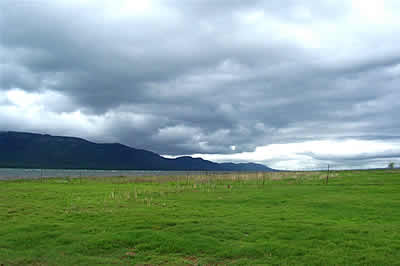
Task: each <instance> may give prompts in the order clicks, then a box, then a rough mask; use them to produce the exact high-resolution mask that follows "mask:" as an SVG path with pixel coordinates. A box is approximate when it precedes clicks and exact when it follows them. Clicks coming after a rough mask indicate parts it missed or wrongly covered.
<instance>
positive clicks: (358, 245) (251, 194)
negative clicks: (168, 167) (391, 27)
mask: <svg viewBox="0 0 400 266" xmlns="http://www.w3.org/2000/svg"><path fill="white" fill-rule="evenodd" d="M325 176H326V173H317V172H309V173H301V172H298V173H271V174H231V175H204V176H193V177H186V176H183V177H180V178H176V177H154V178H137V177H136V178H125V177H121V178H96V179H94V178H82V179H68V178H65V179H42V180H23V181H22V180H19V181H2V182H0V265H1V264H4V265H98V264H104V265H109V264H110V265H111V264H122V265H126V264H142V265H144V264H146V265H149V264H156V265H157V264H166V265H182V264H187V265H195V264H198V265H205V264H209V265H217V264H219V265H223V264H225V265H232V264H237V265H254V264H272V265H400V171H343V172H335V173H333V174H332V175H331V178H330V179H329V184H328V185H326V184H324V178H325ZM228 185H229V186H230V188H229V186H228Z"/></svg>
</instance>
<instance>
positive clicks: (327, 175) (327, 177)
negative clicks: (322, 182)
mask: <svg viewBox="0 0 400 266" xmlns="http://www.w3.org/2000/svg"><path fill="white" fill-rule="evenodd" d="M328 179H329V164H328V173H327V174H326V184H328Z"/></svg>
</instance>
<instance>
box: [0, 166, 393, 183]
mask: <svg viewBox="0 0 400 266" xmlns="http://www.w3.org/2000/svg"><path fill="white" fill-rule="evenodd" d="M381 169H383V168H381ZM395 169H396V168H395ZM354 170H359V171H364V170H372V169H365V168H359V167H344V166H340V165H327V166H326V167H309V168H297V169H293V168H290V169H289V168H287V169H282V168H281V169H277V170H276V171H274V172H260V171H257V172H251V173H253V174H254V173H258V175H262V174H263V173H281V174H283V173H285V172H286V173H288V175H289V176H290V175H292V176H293V174H296V173H302V172H310V173H313V172H322V173H324V174H325V173H326V174H329V173H334V172H337V171H354ZM375 170H376V169H375ZM235 173H238V174H237V175H243V173H244V172H241V173H239V172H231V171H136V170H81V169H76V170H70V169H66V170H65V169H14V168H0V180H14V179H39V178H65V177H68V178H83V177H162V176H221V175H224V174H227V175H232V174H235Z"/></svg>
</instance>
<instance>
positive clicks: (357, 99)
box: [0, 0, 400, 169]
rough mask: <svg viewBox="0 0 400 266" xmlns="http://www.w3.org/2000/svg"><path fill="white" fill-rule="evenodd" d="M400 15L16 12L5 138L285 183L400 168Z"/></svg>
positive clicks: (3, 57)
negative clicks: (92, 148) (272, 173)
mask: <svg viewBox="0 0 400 266" xmlns="http://www.w3.org/2000/svg"><path fill="white" fill-rule="evenodd" d="M399 17H400V1H397V0H393V1H390V0H387V1H384V0H354V1H350V0H334V1H333V0H307V1H306V0H296V1H294V0H281V1H261V0H260V1H259V0H253V1H239V0H229V1H228V0H202V1H200V0H184V1H177V0H165V1H151V0H149V1H142V0H140V1H139V0H130V1H129V0H110V1H105V0H93V1H90V0H59V1H44V0H2V1H0V130H2V131H28V132H36V133H47V134H52V135H63V136H77V137H82V138H86V139H88V140H91V141H95V142H120V143H123V144H125V145H129V146H132V147H135V148H142V149H148V150H151V151H154V152H157V153H159V154H162V155H165V156H168V157H174V156H180V155H192V156H195V157H202V158H204V159H209V160H214V161H218V162H226V161H232V162H257V163H262V164H265V165H267V166H269V167H272V168H277V169H311V168H324V167H326V166H327V165H328V164H330V165H332V166H334V167H337V168H368V167H385V166H387V164H388V163H389V162H391V161H393V162H395V163H400V119H398V116H399V114H400V105H399V104H398V101H399V99H400V88H399V85H400V45H399V43H400V20H399V19H398V18H399Z"/></svg>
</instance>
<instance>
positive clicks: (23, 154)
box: [0, 131, 274, 171]
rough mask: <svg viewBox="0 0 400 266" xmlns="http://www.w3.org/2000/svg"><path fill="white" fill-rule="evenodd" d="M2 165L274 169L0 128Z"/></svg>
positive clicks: (252, 164) (225, 169) (0, 159)
mask: <svg viewBox="0 0 400 266" xmlns="http://www.w3.org/2000/svg"><path fill="white" fill-rule="evenodd" d="M0 167H3V168H6V167H7V168H49V169H102V170H174V171H180V170H182V171H274V170H273V169H271V168H269V167H267V166H265V165H262V164H256V163H216V162H212V161H208V160H204V159H203V158H193V157H190V156H182V157H177V158H165V157H163V156H161V155H159V154H157V153H154V152H152V151H148V150H144V149H137V148H133V147H129V146H127V145H124V144H121V143H95V142H91V141H88V140H86V139H83V138H78V137H69V136H52V135H49V134H37V133H30V132H17V131H0Z"/></svg>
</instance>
